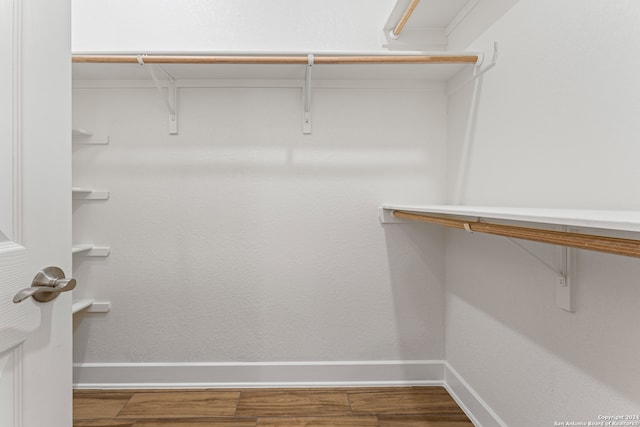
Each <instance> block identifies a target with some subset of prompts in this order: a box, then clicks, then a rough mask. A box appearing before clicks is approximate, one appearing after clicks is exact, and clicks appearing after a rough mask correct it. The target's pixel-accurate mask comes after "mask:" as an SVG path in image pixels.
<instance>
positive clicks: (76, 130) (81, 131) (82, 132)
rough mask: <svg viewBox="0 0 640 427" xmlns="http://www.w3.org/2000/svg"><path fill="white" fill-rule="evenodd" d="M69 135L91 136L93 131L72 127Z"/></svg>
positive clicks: (75, 136)
mask: <svg viewBox="0 0 640 427" xmlns="http://www.w3.org/2000/svg"><path fill="white" fill-rule="evenodd" d="M71 136H72V137H73V138H88V137H90V136H93V132H90V131H88V130H86V129H82V128H73V129H72V130H71Z"/></svg>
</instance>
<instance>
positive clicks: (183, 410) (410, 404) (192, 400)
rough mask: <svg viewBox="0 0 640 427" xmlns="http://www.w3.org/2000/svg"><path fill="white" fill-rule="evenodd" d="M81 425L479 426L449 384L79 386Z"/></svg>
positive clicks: (77, 400) (77, 410)
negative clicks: (174, 387)
mask: <svg viewBox="0 0 640 427" xmlns="http://www.w3.org/2000/svg"><path fill="white" fill-rule="evenodd" d="M73 410H74V414H73V419H74V421H73V425H74V427H169V426H171V427H205V426H211V427H473V424H472V423H471V421H469V419H468V418H467V417H466V416H465V414H464V412H462V410H461V409H460V408H459V407H458V405H457V404H456V403H455V401H454V400H453V399H452V398H451V396H449V394H448V393H447V391H446V390H445V389H444V388H442V387H392V388H339V389H335V388H332V389H233V390H227V389H225V390H217V389H208V390H141V391H137V390H128V391H127V390H120V391H110V390H76V391H75V392H74V398H73Z"/></svg>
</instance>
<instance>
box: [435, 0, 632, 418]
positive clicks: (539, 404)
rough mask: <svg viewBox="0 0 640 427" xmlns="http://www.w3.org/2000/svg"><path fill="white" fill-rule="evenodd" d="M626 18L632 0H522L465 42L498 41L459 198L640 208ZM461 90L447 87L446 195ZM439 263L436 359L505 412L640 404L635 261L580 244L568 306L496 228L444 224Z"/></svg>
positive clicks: (523, 414) (602, 409)
mask: <svg viewBox="0 0 640 427" xmlns="http://www.w3.org/2000/svg"><path fill="white" fill-rule="evenodd" d="M638 22H640V6H639V5H638V4H637V2H633V1H617V2H602V1H596V0H590V1H563V2H558V1H552V0H535V1H534V0H520V1H519V2H518V3H517V4H516V5H514V6H513V7H512V8H511V9H510V10H509V11H508V12H506V13H505V14H504V16H503V17H502V18H501V19H499V20H498V21H497V22H496V23H495V25H493V26H492V27H491V28H490V29H489V30H488V31H486V32H485V33H484V34H482V35H481V36H480V37H479V38H478V39H476V40H475V41H474V42H473V43H472V44H471V45H470V48H472V49H473V48H483V47H484V46H487V45H490V44H491V43H492V42H493V41H494V40H496V41H498V43H499V49H500V56H499V61H498V65H497V66H496V67H495V68H494V69H493V70H491V71H489V72H488V73H487V74H486V75H485V76H484V79H483V82H482V83H483V84H482V90H481V94H480V97H479V103H478V109H477V124H476V127H475V132H474V134H473V141H472V142H473V148H472V151H471V157H470V163H469V170H468V174H467V181H466V186H465V191H464V193H463V197H462V202H463V203H465V204H469V205H473V204H476V205H498V206H499V205H508V206H532V207H558V208H562V207H567V208H569V207H571V208H593V209H638V208H640V197H639V196H638V192H637V191H635V190H634V187H635V186H634V184H635V183H636V182H638V181H639V180H640V169H638V167H637V162H636V160H637V158H638V156H639V155H640V148H639V147H640V146H639V145H638V143H637V141H638V140H639V137H640V131H639V130H638V127H637V114H638V112H639V111H640V85H638V80H637V73H636V71H635V70H637V69H638V67H639V66H640V60H639V59H638V57H637V56H633V55H629V52H632V51H634V50H635V48H636V45H637V41H638V40H639V39H640V30H639V27H638V25H637V23H638ZM452 87H453V85H452ZM471 93H472V88H471V87H467V88H466V89H465V90H463V91H460V92H457V93H456V94H455V95H454V96H453V97H452V98H451V99H450V103H449V124H450V138H449V160H448V166H449V167H448V188H449V194H450V195H453V194H454V189H455V186H456V179H457V176H458V165H459V163H458V162H459V159H460V151H461V146H462V143H463V139H464V129H465V126H466V121H467V119H468V111H469V104H470V98H471ZM451 197H452V196H451ZM528 245H529V246H531V247H532V248H533V250H535V251H536V252H537V253H539V254H540V255H541V256H543V257H545V258H549V259H552V256H553V251H554V249H553V248H552V247H549V246H545V245H535V246H532V245H530V244H528ZM446 264H447V266H446V282H447V296H446V319H447V320H446V325H447V326H446V359H447V361H448V362H449V363H450V364H451V366H452V367H453V368H454V369H456V370H457V371H458V372H459V373H460V375H461V376H462V377H463V378H464V379H465V380H466V381H467V382H468V383H469V384H470V385H471V386H472V387H473V388H474V389H475V391H477V392H478V393H479V395H480V396H481V397H482V398H483V399H484V400H485V401H486V402H487V403H488V405H489V406H490V407H491V408H492V409H493V410H494V411H495V412H496V413H497V414H498V415H499V417H500V418H502V420H503V421H504V422H505V423H506V425H509V426H518V427H529V426H531V427H533V426H536V427H537V426H546V425H553V422H554V421H558V422H560V421H562V422H564V421H585V422H588V421H597V417H598V415H615V414H626V413H629V414H637V413H638V412H639V408H640V385H639V384H638V381H637V379H638V378H640V364H639V363H638V357H637V355H638V354H639V353H640V342H639V341H638V340H637V339H636V338H637V331H636V326H637V323H638V319H637V317H638V316H637V313H638V309H637V301H640V288H639V287H638V286H637V285H638V283H637V281H638V280H637V278H638V277H639V276H640V261H638V260H637V259H631V258H625V257H618V256H613V255H606V254H600V253H588V252H583V251H580V252H579V254H578V264H579V267H578V272H577V275H576V280H577V289H576V295H575V298H576V299H575V302H576V307H577V312H576V313H575V314H570V313H566V312H564V311H562V310H560V309H558V308H556V307H555V306H554V299H553V298H554V287H553V286H554V285H553V283H554V282H553V276H552V275H551V274H550V273H549V272H548V271H547V270H545V268H544V267H542V265H541V264H539V263H538V262H537V261H535V260H534V259H533V258H531V257H529V256H528V255H524V254H522V252H521V251H519V250H517V249H515V247H514V246H513V245H512V244H511V243H509V242H508V241H506V240H504V239H500V238H494V237H483V236H480V235H468V234H465V233H459V232H454V231H452V232H449V233H447V238H446Z"/></svg>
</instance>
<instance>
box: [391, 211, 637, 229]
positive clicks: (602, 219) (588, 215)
mask: <svg viewBox="0 0 640 427" xmlns="http://www.w3.org/2000/svg"><path fill="white" fill-rule="evenodd" d="M394 210H401V211H410V212H416V213H424V214H438V215H453V216H462V217H471V218H483V219H499V220H509V221H519V222H531V223H538V224H546V225H565V226H570V227H583V228H598V229H603V230H618V231H633V232H640V211H620V210H583V209H543V208H514V207H493V206H456V205H422V206H420V205H417V206H416V205H383V206H382V207H381V211H382V212H381V214H380V220H381V222H383V223H394V222H405V221H404V220H399V219H397V218H394V217H393V215H392V214H391V212H392V211H394Z"/></svg>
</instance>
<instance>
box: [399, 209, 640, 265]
mask: <svg viewBox="0 0 640 427" xmlns="http://www.w3.org/2000/svg"><path fill="white" fill-rule="evenodd" d="M392 215H393V216H394V217H396V218H401V219H409V220H414V221H422V222H428V223H431V224H439V225H444V226H445V227H449V228H458V229H461V230H467V231H470V232H478V233H487V234H493V235H497V236H503V237H513V238H516V239H524V240H532V241H535V242H542V243H550V244H553V245H560V246H567V247H571V248H578V249H586V250H591V251H599V252H606V253H610V254H616V255H625V256H631V257H637V258H640V240H634V239H622V238H617V237H605V236H596V235H592V234H581V233H574V232H569V231H553V230H544V229H539V228H531V227H519V226H513V225H502V224H490V223H486V222H478V221H465V220H461V219H454V218H443V217H438V216H431V215H423V214H417V213H414V212H409V211H402V210H394V211H393V212H392Z"/></svg>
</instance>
